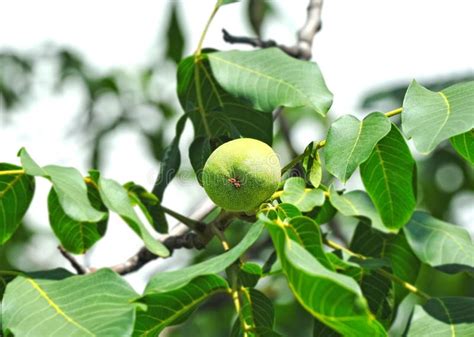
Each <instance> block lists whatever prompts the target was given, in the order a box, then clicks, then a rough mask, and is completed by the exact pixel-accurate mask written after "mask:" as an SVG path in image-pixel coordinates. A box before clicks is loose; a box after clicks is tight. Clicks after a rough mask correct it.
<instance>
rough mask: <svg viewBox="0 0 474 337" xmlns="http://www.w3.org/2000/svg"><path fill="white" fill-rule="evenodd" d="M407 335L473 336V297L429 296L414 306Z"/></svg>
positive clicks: (422, 336)
mask: <svg viewBox="0 0 474 337" xmlns="http://www.w3.org/2000/svg"><path fill="white" fill-rule="evenodd" d="M407 336H409V337H431V336H440V337H441V336H446V337H458V336H459V337H467V336H474V298H471V297H440V298H431V299H430V300H428V302H426V304H425V305H423V307H421V306H420V305H417V306H415V312H414V314H413V317H412V319H411V324H410V328H409V330H408V335H407Z"/></svg>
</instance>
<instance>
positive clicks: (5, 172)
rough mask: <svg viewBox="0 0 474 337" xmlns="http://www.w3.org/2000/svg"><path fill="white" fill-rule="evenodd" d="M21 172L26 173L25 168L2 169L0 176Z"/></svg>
mask: <svg viewBox="0 0 474 337" xmlns="http://www.w3.org/2000/svg"><path fill="white" fill-rule="evenodd" d="M19 174H25V170H8V171H0V176H12V175H19Z"/></svg>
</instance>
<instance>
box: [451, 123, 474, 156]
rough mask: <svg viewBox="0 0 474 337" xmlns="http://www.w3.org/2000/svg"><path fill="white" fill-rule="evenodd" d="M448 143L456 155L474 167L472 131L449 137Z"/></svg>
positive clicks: (473, 132)
mask: <svg viewBox="0 0 474 337" xmlns="http://www.w3.org/2000/svg"><path fill="white" fill-rule="evenodd" d="M449 141H450V142H451V145H452V146H453V148H454V149H455V150H456V152H457V153H459V154H460V155H461V156H462V157H463V158H464V159H466V160H467V161H468V162H469V163H471V164H472V165H474V129H473V130H471V131H468V132H465V133H462V134H460V135H457V136H454V137H451V138H450V139H449Z"/></svg>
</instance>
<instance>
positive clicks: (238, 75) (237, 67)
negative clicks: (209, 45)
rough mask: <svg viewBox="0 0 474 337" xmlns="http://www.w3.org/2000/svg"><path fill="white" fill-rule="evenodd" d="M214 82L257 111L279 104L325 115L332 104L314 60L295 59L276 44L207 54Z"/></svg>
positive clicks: (272, 108) (272, 107)
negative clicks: (248, 103)
mask: <svg viewBox="0 0 474 337" xmlns="http://www.w3.org/2000/svg"><path fill="white" fill-rule="evenodd" d="M207 57H208V59H209V62H210V64H211V69H212V73H213V74H214V77H215V78H216V79H217V82H219V84H220V85H221V86H222V87H223V88H224V89H225V90H226V91H228V92H229V93H230V94H232V95H234V96H236V97H239V98H242V99H244V100H245V101H248V102H250V103H251V104H252V106H253V107H254V108H255V109H257V110H260V111H266V112H271V111H273V110H274V109H275V108H277V107H279V106H284V107H285V108H287V109H289V110H306V111H311V112H314V113H317V114H319V115H321V116H323V117H324V116H325V115H326V113H327V112H328V110H329V108H330V107H331V104H332V94H331V92H330V91H329V90H328V89H327V87H326V84H325V82H324V79H323V76H322V74H321V72H320V70H319V67H318V65H317V64H316V63H313V62H309V61H301V60H297V59H295V58H293V57H291V56H288V55H287V54H285V53H284V52H283V51H281V50H280V49H278V48H266V49H261V50H256V51H226V52H216V53H210V54H208V55H207Z"/></svg>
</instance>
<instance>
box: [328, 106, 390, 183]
mask: <svg viewBox="0 0 474 337" xmlns="http://www.w3.org/2000/svg"><path fill="white" fill-rule="evenodd" d="M389 131H390V121H389V120H388V118H387V117H386V116H385V115H384V114H382V113H380V112H374V113H371V114H370V115H368V116H367V117H365V118H364V119H363V120H362V121H359V120H358V119H357V118H356V117H354V116H351V115H346V116H342V117H340V118H338V119H337V120H336V121H335V122H333V123H332V124H331V127H330V128H329V132H328V136H327V140H326V146H325V147H324V159H325V163H326V168H327V170H328V171H329V173H331V174H332V175H334V176H335V177H336V178H338V179H339V180H341V181H343V182H346V181H347V179H349V178H350V177H351V175H352V173H354V171H355V170H356V169H357V167H359V165H360V164H361V163H363V162H364V161H366V160H367V158H369V156H370V154H371V152H372V150H373V149H374V147H375V144H377V143H378V142H379V140H380V139H382V138H383V137H385V135H387V133H388V132H389Z"/></svg>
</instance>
